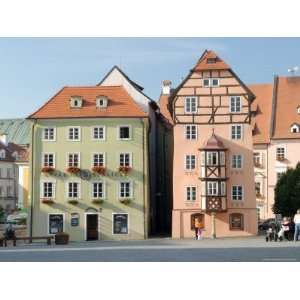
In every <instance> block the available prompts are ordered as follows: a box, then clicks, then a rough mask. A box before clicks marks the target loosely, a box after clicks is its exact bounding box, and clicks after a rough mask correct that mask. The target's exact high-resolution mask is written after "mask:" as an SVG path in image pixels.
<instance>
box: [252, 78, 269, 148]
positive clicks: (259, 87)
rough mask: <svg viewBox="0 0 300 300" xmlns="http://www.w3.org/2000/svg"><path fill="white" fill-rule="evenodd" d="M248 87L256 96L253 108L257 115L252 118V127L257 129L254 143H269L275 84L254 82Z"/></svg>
mask: <svg viewBox="0 0 300 300" xmlns="http://www.w3.org/2000/svg"><path fill="white" fill-rule="evenodd" d="M248 87H249V88H250V90H251V91H252V92H253V93H254V95H255V96H256V98H255V100H254V101H253V102H252V103H251V110H252V111H255V112H256V114H255V117H253V118H252V127H253V128H254V127H256V129H257V130H255V134H254V135H253V143H254V144H265V143H269V142H270V125H271V114H272V96H273V84H271V83H270V84H253V85H249V86H248Z"/></svg>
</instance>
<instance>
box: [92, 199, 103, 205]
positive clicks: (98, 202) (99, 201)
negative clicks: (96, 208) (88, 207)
mask: <svg viewBox="0 0 300 300" xmlns="http://www.w3.org/2000/svg"><path fill="white" fill-rule="evenodd" d="M103 201H104V200H103V199H92V202H93V203H95V204H101V203H103Z"/></svg>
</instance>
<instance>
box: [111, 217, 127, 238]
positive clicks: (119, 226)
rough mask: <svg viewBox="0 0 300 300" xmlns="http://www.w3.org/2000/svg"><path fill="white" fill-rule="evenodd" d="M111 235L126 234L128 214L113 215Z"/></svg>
mask: <svg viewBox="0 0 300 300" xmlns="http://www.w3.org/2000/svg"><path fill="white" fill-rule="evenodd" d="M113 234H128V214H113Z"/></svg>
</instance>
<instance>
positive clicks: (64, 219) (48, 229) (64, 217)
mask: <svg viewBox="0 0 300 300" xmlns="http://www.w3.org/2000/svg"><path fill="white" fill-rule="evenodd" d="M51 215H62V216H63V231H65V221H66V216H65V213H60V212H59V213H48V216H47V235H50V236H53V235H55V234H54V233H50V232H49V231H50V222H49V217H50V216H51Z"/></svg>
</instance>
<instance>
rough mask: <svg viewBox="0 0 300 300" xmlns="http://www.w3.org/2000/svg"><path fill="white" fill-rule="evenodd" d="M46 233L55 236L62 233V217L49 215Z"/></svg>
mask: <svg viewBox="0 0 300 300" xmlns="http://www.w3.org/2000/svg"><path fill="white" fill-rule="evenodd" d="M48 229H49V230H48V233H49V234H56V233H58V232H63V231H64V215H63V214H49V215H48Z"/></svg>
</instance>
